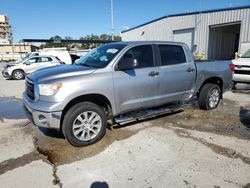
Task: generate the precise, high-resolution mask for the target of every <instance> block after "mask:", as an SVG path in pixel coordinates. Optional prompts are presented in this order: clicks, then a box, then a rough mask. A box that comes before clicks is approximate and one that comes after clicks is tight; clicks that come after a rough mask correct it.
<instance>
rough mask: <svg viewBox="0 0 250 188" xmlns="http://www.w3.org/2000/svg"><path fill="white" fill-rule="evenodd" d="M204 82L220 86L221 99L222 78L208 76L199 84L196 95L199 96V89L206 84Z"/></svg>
mask: <svg viewBox="0 0 250 188" xmlns="http://www.w3.org/2000/svg"><path fill="white" fill-rule="evenodd" d="M206 84H216V85H218V86H219V87H220V90H221V95H220V97H221V99H222V93H223V80H222V79H221V78H220V77H211V78H208V79H207V80H205V81H204V82H203V84H202V85H201V87H200V88H199V90H198V93H197V97H199V95H200V92H201V89H202V88H203V87H204V86H205V85H206Z"/></svg>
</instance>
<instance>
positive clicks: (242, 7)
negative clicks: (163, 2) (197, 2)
mask: <svg viewBox="0 0 250 188" xmlns="http://www.w3.org/2000/svg"><path fill="white" fill-rule="evenodd" d="M248 8H250V5H247V6H240V7H231V8H220V9H212V10H204V11H195V12H187V13H179V14H170V15H166V16H162V17H160V18H157V19H154V20H151V21H149V22H146V23H144V24H141V25H138V26H135V27H132V28H130V29H127V30H124V31H122V33H126V32H128V31H131V30H134V29H137V28H139V27H142V26H145V25H148V24H150V23H153V22H156V21H159V20H162V19H165V18H170V17H177V16H187V15H193V14H202V13H203V14H204V13H212V12H221V11H229V10H238V9H248Z"/></svg>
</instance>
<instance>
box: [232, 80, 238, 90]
mask: <svg viewBox="0 0 250 188" xmlns="http://www.w3.org/2000/svg"><path fill="white" fill-rule="evenodd" d="M236 84H237V82H235V81H234V82H233V88H232V89H236Z"/></svg>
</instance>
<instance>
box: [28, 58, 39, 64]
mask: <svg viewBox="0 0 250 188" xmlns="http://www.w3.org/2000/svg"><path fill="white" fill-rule="evenodd" d="M28 62H29V63H30V64H32V63H37V62H39V57H33V58H30V59H29V60H28Z"/></svg>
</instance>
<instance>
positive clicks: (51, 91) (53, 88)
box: [38, 83, 62, 96]
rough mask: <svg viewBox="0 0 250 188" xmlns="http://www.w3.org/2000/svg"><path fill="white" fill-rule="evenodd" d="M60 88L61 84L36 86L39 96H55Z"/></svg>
mask: <svg viewBox="0 0 250 188" xmlns="http://www.w3.org/2000/svg"><path fill="white" fill-rule="evenodd" d="M61 87H62V84H61V83H55V84H39V85H38V88H39V94H40V95H45V96H51V95H55V94H56V93H57V92H58V91H59V89H60V88H61Z"/></svg>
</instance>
